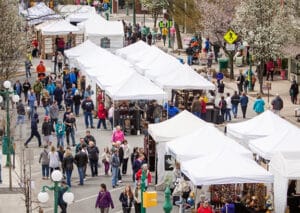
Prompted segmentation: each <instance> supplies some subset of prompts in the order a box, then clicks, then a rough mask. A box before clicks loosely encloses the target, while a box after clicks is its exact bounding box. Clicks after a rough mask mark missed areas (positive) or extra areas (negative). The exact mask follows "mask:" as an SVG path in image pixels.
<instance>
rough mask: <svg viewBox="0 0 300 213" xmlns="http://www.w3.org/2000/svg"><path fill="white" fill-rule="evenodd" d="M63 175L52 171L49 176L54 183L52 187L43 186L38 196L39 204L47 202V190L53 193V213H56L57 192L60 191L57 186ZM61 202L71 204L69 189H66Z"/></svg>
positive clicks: (72, 198)
mask: <svg viewBox="0 0 300 213" xmlns="http://www.w3.org/2000/svg"><path fill="white" fill-rule="evenodd" d="M62 177H63V175H62V173H61V171H59V170H54V171H53V172H52V174H51V178H52V180H53V182H54V186H43V188H42V191H41V192H40V193H39V194H38V200H39V201H40V202H41V203H46V202H47V201H48V200H49V195H48V193H47V190H50V191H54V213H58V192H59V191H60V190H61V189H62V187H61V186H60V185H59V182H60V181H61V179H62ZM63 200H64V201H65V202H66V203H67V204H71V203H72V202H73V200H74V194H73V193H72V192H70V188H69V187H68V189H67V192H65V193H64V195H63Z"/></svg>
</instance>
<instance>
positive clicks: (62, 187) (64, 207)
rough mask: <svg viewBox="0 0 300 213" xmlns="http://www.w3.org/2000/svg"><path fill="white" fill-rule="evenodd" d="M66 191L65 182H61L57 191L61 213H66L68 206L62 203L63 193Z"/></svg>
mask: <svg viewBox="0 0 300 213" xmlns="http://www.w3.org/2000/svg"><path fill="white" fill-rule="evenodd" d="M67 191H68V187H67V185H66V182H65V181H61V184H60V189H59V191H58V205H59V207H60V209H61V213H67V207H68V204H67V203H66V202H65V201H64V199H63V196H64V193H65V192H67Z"/></svg>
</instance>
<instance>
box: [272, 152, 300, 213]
mask: <svg viewBox="0 0 300 213" xmlns="http://www.w3.org/2000/svg"><path fill="white" fill-rule="evenodd" d="M270 172H271V173H272V174H273V175H274V204H275V213H282V212H285V210H286V207H287V200H288V201H292V202H291V204H293V203H298V204H297V206H298V205H299V203H300V202H299V201H300V200H299V196H298V197H297V195H296V194H295V195H294V196H290V197H287V192H288V184H289V180H297V179H298V180H299V179H300V152H278V153H275V154H274V155H273V157H272V158H271V162H270ZM298 183H299V181H298ZM294 201H296V202H294ZM291 204H290V205H291ZM297 206H296V208H297ZM296 211H297V210H296ZM290 212H291V213H292V211H291V208H290ZM293 212H295V211H293ZM297 212H300V208H298V211H297Z"/></svg>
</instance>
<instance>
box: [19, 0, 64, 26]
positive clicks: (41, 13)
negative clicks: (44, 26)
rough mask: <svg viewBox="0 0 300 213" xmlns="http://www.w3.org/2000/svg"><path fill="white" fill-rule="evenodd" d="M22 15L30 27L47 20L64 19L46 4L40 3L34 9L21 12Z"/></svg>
mask: <svg viewBox="0 0 300 213" xmlns="http://www.w3.org/2000/svg"><path fill="white" fill-rule="evenodd" d="M21 14H22V15H23V16H24V17H25V19H26V20H27V23H28V24H29V25H35V24H39V23H41V22H44V21H47V20H53V19H61V18H62V17H61V16H60V15H58V14H56V13H55V12H54V11H53V10H52V9H50V8H49V7H48V6H47V5H45V3H44V2H39V3H37V4H36V5H34V6H33V7H30V8H28V9H26V10H23V11H21Z"/></svg>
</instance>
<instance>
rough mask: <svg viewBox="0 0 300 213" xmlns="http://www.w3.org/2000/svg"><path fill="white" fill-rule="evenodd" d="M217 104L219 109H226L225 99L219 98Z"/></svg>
mask: <svg viewBox="0 0 300 213" xmlns="http://www.w3.org/2000/svg"><path fill="white" fill-rule="evenodd" d="M219 106H220V108H221V109H226V107H227V103H226V101H225V100H220V103H219Z"/></svg>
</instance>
